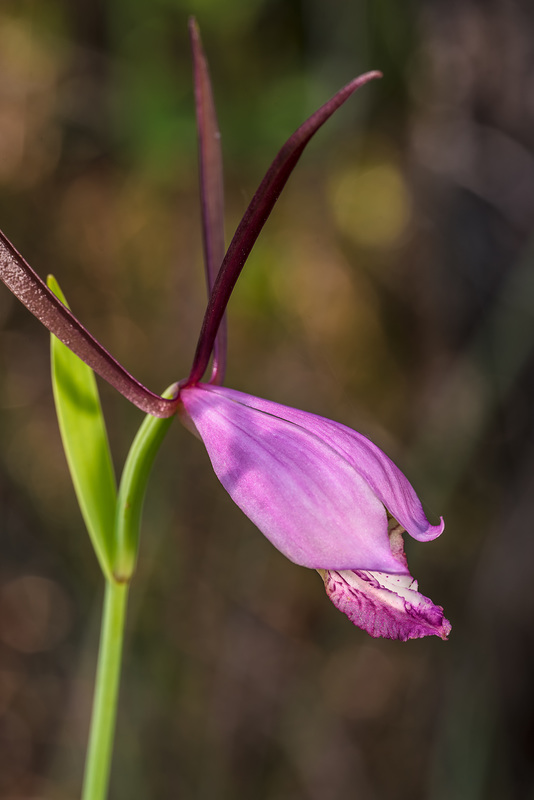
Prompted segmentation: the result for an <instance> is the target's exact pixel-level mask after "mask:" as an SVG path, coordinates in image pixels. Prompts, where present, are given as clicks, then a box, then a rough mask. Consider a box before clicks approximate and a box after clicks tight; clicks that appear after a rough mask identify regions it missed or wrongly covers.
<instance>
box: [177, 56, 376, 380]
mask: <svg viewBox="0 0 534 800" xmlns="http://www.w3.org/2000/svg"><path fill="white" fill-rule="evenodd" d="M380 77H382V74H381V73H380V72H377V71H373V72H367V73H365V74H364V75H360V77H358V78H355V79H354V80H353V81H351V82H350V83H348V84H347V85H346V86H344V87H343V89H340V91H339V92H337V93H336V94H335V95H334V96H333V97H332V98H331V99H330V100H328V102H326V103H325V104H324V105H323V106H321V108H320V109H319V110H318V111H316V112H315V114H312V116H311V117H310V118H309V119H307V120H306V122H304V123H303V124H302V125H301V126H300V128H298V130H296V131H295V133H294V134H293V135H292V136H291V137H290V138H289V139H288V140H287V142H286V143H285V145H284V146H283V147H282V149H281V150H280V151H279V153H278V155H277V156H276V158H275V160H274V161H273V163H272V164H271V166H270V167H269V169H268V170H267V173H266V175H265V177H264V178H263V180H262V182H261V183H260V185H259V187H258V189H257V191H256V193H255V195H254V197H253V198H252V200H251V202H250V205H249V206H248V208H247V210H246V212H245V215H244V216H243V219H242V220H241V222H240V223H239V225H238V227H237V230H236V232H235V234H234V236H233V239H232V241H231V242H230V246H229V248H228V250H227V252H226V255H225V257H224V260H223V262H222V265H221V268H220V270H219V274H218V275H217V279H216V281H215V284H214V286H213V289H212V292H211V295H210V299H209V302H208V307H207V309H206V313H205V315H204V320H203V322H202V329H201V331H200V336H199V339H198V344H197V349H196V352H195V356H194V359H193V365H192V367H191V372H190V374H189V377H188V378H187V381H186V382H185V383H186V385H188V386H191V385H193V384H195V383H198V382H199V381H200V380H201V378H202V376H203V375H204V372H205V371H206V368H207V366H208V363H209V359H210V356H211V352H212V350H213V345H214V342H215V339H216V337H217V331H218V329H219V326H220V324H221V320H222V318H223V315H224V313H225V310H226V306H227V304H228V301H229V299H230V295H231V294H232V291H233V288H234V286H235V284H236V281H237V279H238V277H239V275H240V273H241V270H242V269H243V267H244V265H245V262H246V260H247V258H248V256H249V254H250V251H251V250H252V247H253V246H254V243H255V241H256V239H257V238H258V235H259V233H260V231H261V229H262V228H263V226H264V224H265V222H266V221H267V219H268V218H269V215H270V213H271V211H272V209H273V207H274V205H275V203H276V201H277V199H278V197H279V195H280V192H281V191H282V189H283V188H284V186H285V184H286V182H287V180H288V178H289V176H290V175H291V172H292V171H293V169H294V167H295V165H296V163H297V161H298V160H299V158H300V156H301V154H302V152H303V150H304V148H305V147H306V145H307V144H308V142H309V141H310V139H311V138H312V136H313V135H314V134H315V133H316V132H317V131H318V130H319V128H320V127H321V126H322V125H323V124H324V123H325V122H326V121H327V119H329V117H331V116H332V114H333V113H334V111H336V110H337V109H338V108H339V107H340V106H341V105H343V103H344V102H345V101H346V100H348V98H349V97H350V96H351V94H353V92H355V91H356V90H357V89H359V88H360V87H361V86H363V85H364V84H365V83H367V82H368V81H370V80H372V79H373V78H380Z"/></svg>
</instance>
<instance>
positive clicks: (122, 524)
mask: <svg viewBox="0 0 534 800" xmlns="http://www.w3.org/2000/svg"><path fill="white" fill-rule="evenodd" d="M177 391H178V384H176V383H174V384H173V385H172V386H169V388H168V389H167V390H166V391H165V392H163V395H162V397H168V398H174V397H176V393H177ZM173 419H174V417H167V418H166V419H161V418H159V417H152V416H151V415H150V414H147V416H146V417H145V419H144V420H143V422H142V423H141V427H140V428H139V430H138V431H137V434H136V437H135V439H134V440H133V442H132V446H131V447H130V451H129V453H128V457H127V459H126V463H125V465H124V469H123V471H122V477H121V482H120V487H119V496H118V500H117V518H116V527H115V532H116V557H115V561H114V564H113V574H114V576H115V579H116V580H119V581H129V580H130V578H131V577H132V575H133V572H134V570H135V564H136V561H137V552H138V550H139V531H140V527H141V515H142V512H143V503H144V500H145V493H146V487H147V483H148V478H149V475H150V470H151V469H152V464H153V463H154V459H155V457H156V454H157V452H158V450H159V448H160V446H161V443H162V442H163V439H164V437H165V434H166V433H167V431H168V429H169V426H170V424H171V422H172V420H173Z"/></svg>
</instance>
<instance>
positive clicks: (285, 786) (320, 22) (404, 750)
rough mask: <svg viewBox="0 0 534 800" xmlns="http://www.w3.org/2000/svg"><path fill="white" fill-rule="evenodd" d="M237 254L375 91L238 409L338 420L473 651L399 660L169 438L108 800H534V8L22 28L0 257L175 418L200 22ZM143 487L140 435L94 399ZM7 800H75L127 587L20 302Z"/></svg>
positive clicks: (261, 260) (133, 622) (5, 158)
mask: <svg viewBox="0 0 534 800" xmlns="http://www.w3.org/2000/svg"><path fill="white" fill-rule="evenodd" d="M190 14H195V15H196V16H197V19H198V22H199V24H200V27H201V31H202V35H203V40H204V45H205V48H206V51H207V54H208V58H209V61H210V65H211V72H212V78H213V83H214V91H215V97H216V102H217V106H218V113H219V121H220V126H221V130H222V135H223V151H224V157H225V170H226V188H227V238H228V240H229V237H230V236H231V234H232V232H233V230H234V228H235V226H236V224H237V222H238V221H239V219H240V217H241V215H242V213H243V212H244V210H245V208H246V205H247V203H248V200H249V198H250V197H251V195H252V192H253V191H254V189H255V188H256V186H257V184H258V183H259V180H260V179H261V177H262V175H263V173H264V171H265V169H266V168H267V166H268V164H269V163H270V161H271V159H272V158H273V157H274V155H275V153H276V151H277V149H278V147H279V146H280V145H281V144H282V143H283V141H284V140H285V138H287V136H288V135H289V134H290V133H291V132H292V131H293V130H294V128H296V127H297V125H298V124H300V122H301V121H303V119H305V117H306V116H307V115H308V114H310V113H311V112H312V111H313V110H315V108H316V107H317V106H318V105H320V104H321V103H322V102H323V101H324V100H325V99H327V97H329V96H330V95H331V94H332V93H333V92H334V91H335V90H336V89H338V88H339V87H340V86H341V85H343V84H344V83H345V82H347V81H348V80H349V79H350V78H352V77H353V76H355V75H356V74H358V73H359V72H362V71H365V70H367V69H381V70H382V71H383V72H384V78H383V80H382V81H380V82H374V83H372V84H370V85H369V86H367V87H365V88H364V89H362V90H361V91H360V92H359V93H358V94H357V95H356V96H355V97H354V98H352V99H351V100H350V101H349V103H348V104H347V106H346V107H344V108H343V109H342V110H341V111H340V112H339V113H338V114H337V115H336V116H335V117H334V118H333V119H332V120H331V121H330V122H329V123H328V125H327V126H326V127H325V128H324V129H323V130H322V131H321V132H320V133H319V134H318V136H317V138H316V140H315V141H314V142H313V143H312V144H311V146H310V147H309V149H308V150H307V151H306V153H305V155H304V156H303V158H302V161H301V163H300V164H299V166H298V167H297V170H296V173H295V175H294V176H293V177H292V179H291V180H290V183H289V185H288V187H287V188H286V190H285V191H284V194H283V195H282V197H281V199H280V201H279V204H278V206H277V208H276V210H275V212H274V213H273V216H272V219H271V220H270V221H269V223H268V224H267V226H266V228H265V230H264V232H263V233H262V235H261V237H260V240H259V242H258V244H257V246H256V247H255V249H254V251H253V253H252V256H251V258H250V260H249V263H248V265H247V267H246V269H245V272H244V273H243V276H242V279H241V280H240V283H239V285H238V288H237V289H236V292H235V296H234V297H233V299H232V302H231V305H230V357H229V371H228V378H227V383H228V385H230V386H232V387H234V388H237V389H241V390H243V391H246V392H250V393H254V394H257V395H260V396H264V397H268V398H270V399H273V400H276V401H278V402H282V403H288V404H290V405H294V406H297V407H300V408H305V409H306V410H309V411H314V412H317V413H320V414H323V415H325V416H328V417H331V418H334V419H338V420H340V421H343V422H345V423H346V424H348V425H351V426H353V427H355V428H357V429H358V430H361V431H362V432H364V433H366V434H367V435H369V436H370V437H371V438H372V439H373V440H374V441H375V442H376V443H377V444H379V445H380V446H382V447H383V448H384V449H385V450H386V451H387V452H388V453H389V454H390V455H391V456H392V457H393V458H394V459H395V460H396V461H397V463H398V464H399V465H400V466H401V467H402V468H403V469H404V470H405V471H406V472H407V473H408V475H409V476H410V478H411V479H412V481H413V482H414V484H415V486H416V487H417V489H418V491H419V493H420V495H421V497H423V498H424V500H425V501H426V503H427V504H428V509H429V513H430V514H431V515H433V516H434V517H435V516H436V515H437V514H443V515H444V516H445V519H446V523H447V528H446V532H445V534H444V536H443V537H442V538H441V539H439V540H437V541H435V542H434V543H432V544H428V545H420V544H415V543H413V542H410V541H409V542H407V551H408V557H409V561H410V566H411V569H412V573H413V574H414V575H415V576H416V577H417V578H418V579H419V584H420V588H421V590H422V592H423V593H424V594H426V595H428V596H430V597H432V599H433V600H434V601H435V602H437V603H440V604H442V605H443V606H444V607H445V611H446V614H447V616H448V617H449V618H450V619H451V621H452V623H453V631H452V635H451V638H450V641H449V642H448V643H443V642H441V641H439V640H437V639H436V640H423V641H416V642H410V643H407V644H401V643H397V642H389V641H381V640H376V641H375V640H373V639H371V638H369V637H368V636H367V635H366V634H364V633H362V632H361V631H359V630H358V629H356V628H353V627H352V626H351V624H350V623H349V622H348V620H347V619H346V618H345V617H343V616H342V615H341V614H339V612H337V611H336V610H335V609H334V607H333V606H332V605H331V604H330V603H329V602H328V600H327V599H326V597H325V596H324V592H323V589H322V582H321V580H320V578H319V577H318V576H317V575H316V574H315V573H314V572H312V571H308V570H304V569H301V568H299V567H296V566H294V565H293V564H291V563H289V562H287V561H286V560H284V558H283V557H282V556H281V555H280V554H279V553H278V552H277V551H275V550H274V549H273V548H272V546H271V545H270V544H269V543H268V542H267V541H266V540H264V539H263V537H262V536H261V535H260V534H259V533H258V532H257V531H256V530H255V528H254V527H253V525H252V524H251V523H250V522H249V521H248V519H246V518H245V517H244V516H243V515H242V514H241V512H240V511H239V510H238V509H237V508H236V507H234V506H233V504H232V502H231V501H230V500H229V498H228V497H227V496H226V495H225V492H224V491H223V489H222V488H221V487H220V486H219V485H218V483H217V481H216V479H215V477H214V475H213V474H212V471H211V467H210V465H209V461H208V459H207V456H206V454H205V452H204V451H203V448H202V447H201V445H200V443H199V442H198V441H196V440H195V439H194V438H193V437H191V436H190V434H189V433H188V432H187V431H185V430H183V429H182V428H181V427H180V425H179V424H175V425H174V426H173V428H172V429H171V431H170V433H169V435H168V438H167V441H166V443H165V446H164V448H163V451H162V453H161V455H160V458H159V459H158V461H157V463H156V467H155V470H154V475H153V479H152V482H151V485H150V488H149V494H148V499H147V505H146V513H145V524H144V530H143V537H142V550H141V558H140V564H139V571H138V575H137V578H136V580H135V582H134V585H133V592H132V601H131V609H130V614H129V633H128V639H127V646H126V654H125V664H124V672H123V685H122V692H121V699H120V711H119V719H118V731H117V744H116V754H115V762H114V770H113V776H112V787H111V797H113V798H117V800H118V799H119V798H124V800H126V799H128V800H137V799H139V800H142V799H144V798H149V797H150V798H162V799H166V798H175V797H180V798H185V799H187V800H189V798H191V799H192V800H193V799H194V800H204V799H206V800H207V799H208V798H209V799H210V800H234V798H235V799H236V800H237V799H238V798H239V799H241V798H250V797H255V798H258V800H316V798H317V800H319V798H320V799H321V800H323V799H324V798H328V800H341V798H358V799H360V798H361V800H404V798H410V800H422V799H423V798H424V799H425V800H449V798H455V800H464V799H465V800H475V799H478V798H480V799H481V800H482V799H483V800H487V799H488V798H489V799H490V800H491V799H492V798H503V797H505V798H518V800H525V798H527V799H528V798H534V769H533V754H534V717H533V711H534V689H533V686H534V684H533V681H532V673H533V669H534V638H533V622H534V590H533V586H534V580H533V578H534V536H533V530H532V528H533V522H532V519H533V510H534V509H533V506H534V435H533V420H534V413H533V408H534V406H533V400H534V370H533V366H534V364H533V361H534V359H533V345H534V316H533V309H534V261H533V258H534V251H533V246H534V243H533V240H532V233H533V223H534V157H533V153H534V46H533V44H532V42H533V36H534V7H533V6H532V4H531V3H530V2H529V0H522V1H520V0H493V1H492V2H487V3H480V2H476V0H447V2H444V0H426V1H424V0H405V2H403V3H399V2H395V0H368V1H367V2H364V0H329V2H328V3H327V2H320V0H225V2H224V3H222V2H216V0H191V1H190V2H185V0H152V1H151V2H149V0H98V1H97V0H70V2H69V0H13V2H9V0H2V2H1V3H0V227H1V228H2V230H3V231H4V232H5V233H6V235H7V236H8V237H9V238H10V239H11V240H12V241H13V243H14V244H15V246H16V247H17V248H18V249H19V250H20V251H21V252H22V253H23V254H24V256H25V257H26V259H27V260H28V261H29V262H30V263H31V264H32V266H33V267H34V268H35V269H36V270H37V271H38V272H39V274H40V275H41V276H45V275H46V274H47V273H48V272H53V273H54V274H55V275H56V277H57V279H58V280H59V282H60V284H61V286H62V288H63V290H64V291H65V294H66V296H67V298H68V299H69V302H70V304H71V306H72V308H73V310H74V311H75V312H76V313H77V314H78V316H79V317H80V318H81V319H82V321H84V323H85V324H86V325H87V326H88V328H89V329H90V330H91V331H92V332H93V333H94V334H95V335H96V336H97V337H98V338H99V339H100V340H101V341H102V342H103V343H104V344H105V345H106V346H107V347H108V348H109V349H110V350H111V352H112V353H113V354H115V355H116V356H117V358H119V360H120V361H121V362H122V363H124V364H125V365H126V366H127V368H128V369H130V370H131V371H132V372H133V374H134V375H136V377H138V378H139V379H140V380H142V381H143V382H144V383H145V384H147V385H148V386H150V387H151V388H152V389H154V390H160V391H161V390H163V389H164V387H165V386H167V385H168V384H169V383H170V382H171V381H173V380H176V379H179V378H181V377H184V376H185V375H186V374H187V371H188V368H189V365H190V362H191V358H192V354H193V351H194V346H195V342H196V337H197V334H198V330H199V325H200V321H201V318H202V313H203V309H204V305H205V289H204V286H203V272H202V263H201V246H200V225H199V212H198V189H197V171H196V139H195V128H194V117H193V95H192V87H191V65H190V54H189V44H188V38H187V18H188V16H189V15H190ZM102 397H103V403H104V407H105V412H106V418H107V420H108V422H109V427H110V434H111V438H112V446H113V453H114V457H115V459H116V464H117V466H118V468H120V467H121V465H122V463H123V460H124V457H125V454H126V452H127V449H128V446H129V444H130V442H131V439H132V437H133V435H134V433H135V431H136V429H137V427H138V425H139V424H140V422H141V414H140V413H139V412H138V411H137V410H136V409H134V408H131V407H129V405H128V404H127V403H126V401H124V400H123V399H122V398H121V397H120V396H119V395H117V394H116V393H115V392H114V391H113V390H111V389H110V388H109V387H107V386H105V385H102ZM0 405H1V407H2V408H1V410H2V413H1V415H0V432H1V441H2V447H1V454H0V459H1V460H0V796H1V797H2V798H9V800H43V799H44V798H46V800H63V799H65V800H66V799H67V798H72V797H76V796H77V795H78V793H79V785H80V778H81V771H82V765H83V756H84V750H85V744H86V737H87V728H88V719H89V711H90V701H91V691H92V681H93V675H94V667H95V658H96V646H97V636H98V624H99V615H100V606H101V600H102V582H101V579H100V575H99V573H98V567H97V563H96V559H95V557H94V555H93V553H92V551H91V549H90V545H89V541H88V537H87V535H86V534H85V531H84V529H83V523H82V521H81V517H80V514H79V512H78V509H77V507H76V505H75V500H74V495H73V491H72V489H71V485H70V479H69V476H68V473H67V468H66V465H65V461H64V457H63V454H62V451H61V446H60V441H59V435H58V431H57V424H56V421H55V416H54V409H53V402H52V392H51V387H50V379H49V355H48V338H47V334H46V331H45V330H44V329H43V328H42V327H41V326H40V325H39V324H38V323H37V322H36V321H35V320H34V319H33V318H32V317H31V316H30V315H29V314H28V313H27V312H26V310H25V309H24V308H22V307H21V306H20V305H19V304H18V303H17V301H15V300H14V299H13V298H12V297H11V296H10V294H9V293H8V291H7V290H5V289H4V288H3V287H0Z"/></svg>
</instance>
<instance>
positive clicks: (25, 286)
mask: <svg viewBox="0 0 534 800" xmlns="http://www.w3.org/2000/svg"><path fill="white" fill-rule="evenodd" d="M0 278H1V279H2V281H3V282H4V283H5V284H6V286H7V287H8V289H10V290H11V292H13V294H14V295H15V297H17V298H18V299H19V300H20V302H21V303H23V304H24V305H25V306H26V308H27V309H28V310H29V311H30V312H31V313H32V314H33V315H34V317H36V318H37V319H38V320H39V322H42V324H43V325H44V326H45V327H46V328H48V330H49V331H50V333H53V334H54V335H55V336H57V338H58V339H59V340H60V341H62V342H63V344H65V345H67V347H68V348H69V349H70V350H72V352H73V353H75V354H76V355H77V356H78V357H79V358H81V359H82V361H84V362H85V363H86V364H87V365H88V366H89V367H91V369H94V371H95V372H96V373H98V375H100V376H101V377H102V378H104V380H106V381H107V382H108V383H110V384H111V385H112V386H114V387H115V389H117V390H118V391H119V392H120V393H121V394H122V395H124V397H126V399H127V400H129V401H130V402H131V403H133V404H134V405H136V406H137V407H138V408H140V409H141V411H144V412H145V413H147V414H152V416H154V417H170V416H172V415H173V414H174V413H175V411H176V406H177V400H166V399H164V398H163V397H160V396H159V395H157V394H154V393H153V392H151V391H150V390H149V389H147V388H146V387H145V386H143V384H142V383H139V381H137V380H136V379H135V378H134V377H133V376H132V375H130V373H129V372H127V371H126V370H125V369H124V367H122V366H121V365H120V364H119V362H118V361H116V360H115V359H114V358H113V356H112V355H111V354H110V353H108V351H107V350H106V349H105V348H104V347H102V345H101V344H100V342H98V341H97V340H96V339H95V338H94V336H92V335H91V334H90V333H89V331H88V330H87V329H86V328H85V327H84V326H83V325H82V324H81V322H79V321H78V320H77V319H76V317H75V316H74V314H72V312H71V311H69V309H68V308H67V307H66V306H64V305H63V303H61V302H60V300H58V299H57V297H56V296H55V295H54V294H53V292H51V291H50V289H49V288H48V287H47V285H46V284H45V283H44V281H42V280H41V278H40V277H39V276H38V275H37V273H36V272H34V270H33V269H32V268H31V267H30V265H29V264H28V263H27V262H26V261H25V260H24V258H23V257H22V256H21V255H20V253H19V252H18V251H17V250H16V249H15V247H13V245H12V244H11V242H10V241H9V239H7V237H6V236H5V235H4V234H3V233H2V232H1V231H0Z"/></svg>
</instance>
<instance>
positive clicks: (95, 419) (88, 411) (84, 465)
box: [47, 275, 117, 578]
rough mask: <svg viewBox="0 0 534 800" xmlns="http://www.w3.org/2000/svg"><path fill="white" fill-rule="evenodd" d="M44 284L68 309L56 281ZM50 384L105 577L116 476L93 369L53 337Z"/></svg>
mask: <svg viewBox="0 0 534 800" xmlns="http://www.w3.org/2000/svg"><path fill="white" fill-rule="evenodd" d="M47 283H48V286H49V288H50V289H51V290H52V291H53V292H54V294H55V295H56V296H57V297H58V298H59V299H60V300H61V302H62V303H64V304H65V305H67V303H66V300H65V297H64V296H63V293H62V291H61V289H60V288H59V285H58V283H57V281H56V280H55V278H54V277H53V276H52V275H49V276H48V281H47ZM51 358H52V385H53V390H54V400H55V403H56V412H57V417H58V422H59V430H60V432H61V438H62V441H63V448H64V450H65V455H66V457H67V462H68V465H69V470H70V474H71V477H72V482H73V484H74V489H75V491H76V496H77V498H78V504H79V506H80V510H81V512H82V516H83V518H84V521H85V524H86V526H87V530H88V532H89V536H90V537H91V542H92V543H93V547H94V549H95V553H96V555H97V558H98V561H99V563H100V566H101V568H102V571H103V573H104V575H105V576H106V577H107V578H110V577H111V575H112V564H113V558H114V528H115V511H116V505H117V488H116V481H115V474H114V470H113V465H112V461H111V454H110V451H109V443H108V436H107V431H106V425H105V422H104V418H103V415H102V408H101V405H100V398H99V395H98V389H97V385H96V380H95V375H94V372H93V370H92V369H91V368H90V367H88V366H87V365H86V364H84V362H83V361H82V360H81V359H80V358H78V356H76V355H74V353H72V352H71V351H70V350H69V349H68V347H66V346H65V345H64V344H63V343H62V342H60V341H59V339H57V338H56V337H55V336H52V337H51Z"/></svg>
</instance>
